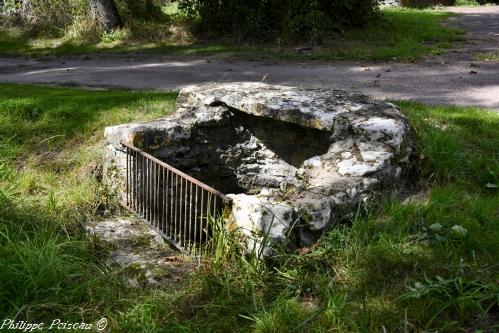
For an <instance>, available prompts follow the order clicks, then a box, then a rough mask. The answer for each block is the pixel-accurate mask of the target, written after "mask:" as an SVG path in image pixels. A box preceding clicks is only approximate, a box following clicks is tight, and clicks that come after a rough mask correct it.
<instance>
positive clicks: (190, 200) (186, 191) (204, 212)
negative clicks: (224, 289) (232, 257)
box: [121, 141, 231, 253]
mask: <svg viewBox="0 0 499 333" xmlns="http://www.w3.org/2000/svg"><path fill="white" fill-rule="evenodd" d="M121 144H122V146H123V147H124V150H125V153H126V198H125V203H124V204H125V206H126V207H127V208H128V209H129V210H130V211H132V212H133V213H134V214H136V215H137V216H139V217H140V218H142V219H143V220H144V221H146V222H147V223H148V224H149V225H150V226H151V227H152V228H153V229H154V230H156V231H157V232H159V233H160V234H161V235H162V236H163V237H164V238H165V239H166V240H168V241H169V242H170V243H172V244H173V245H174V246H175V247H177V248H178V249H179V250H182V251H186V252H190V253H200V251H201V248H202V245H203V244H204V243H206V242H207V241H208V240H209V239H210V235H211V230H212V229H211V225H210V219H212V218H216V217H217V216H218V215H219V214H220V212H221V211H222V209H223V208H224V207H225V206H226V205H227V204H229V203H230V201H231V199H230V198H229V197H227V196H226V195H224V194H223V193H221V192H219V191H217V190H215V189H214V188H212V187H210V186H208V185H206V184H204V183H202V182H200V181H199V180H197V179H195V178H193V177H191V176H189V175H187V174H185V173H183V172H182V171H180V170H178V169H176V168H174V167H172V166H170V165H168V164H167V163H165V162H163V161H161V160H159V159H157V158H156V157H154V156H152V155H150V154H148V153H146V152H144V151H142V150H140V149H139V148H137V147H135V146H133V145H131V144H129V143H126V142H123V141H122V142H121Z"/></svg>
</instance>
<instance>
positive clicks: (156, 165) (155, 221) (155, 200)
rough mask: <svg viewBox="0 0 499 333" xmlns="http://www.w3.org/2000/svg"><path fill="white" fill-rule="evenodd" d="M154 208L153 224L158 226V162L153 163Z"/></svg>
mask: <svg viewBox="0 0 499 333" xmlns="http://www.w3.org/2000/svg"><path fill="white" fill-rule="evenodd" d="M153 165H154V206H153V207H154V209H153V220H154V225H155V226H156V227H158V199H159V190H158V186H159V180H158V164H157V163H154V164H153Z"/></svg>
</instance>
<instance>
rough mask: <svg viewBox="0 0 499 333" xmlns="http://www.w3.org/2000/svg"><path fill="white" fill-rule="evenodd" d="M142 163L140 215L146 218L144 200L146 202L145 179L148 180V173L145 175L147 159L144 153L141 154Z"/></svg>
mask: <svg viewBox="0 0 499 333" xmlns="http://www.w3.org/2000/svg"><path fill="white" fill-rule="evenodd" d="M140 164H141V168H142V170H140V171H141V172H140V179H141V182H140V183H141V184H140V188H141V191H140V192H141V193H140V216H142V218H145V210H144V202H145V196H146V184H145V180H146V175H145V172H146V165H145V164H146V163H145V159H144V156H143V155H140Z"/></svg>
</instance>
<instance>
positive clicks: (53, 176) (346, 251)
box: [0, 85, 499, 332]
mask: <svg viewBox="0 0 499 333" xmlns="http://www.w3.org/2000/svg"><path fill="white" fill-rule="evenodd" d="M175 97H176V95H175V94H173V93H163V94H161V93H132V92H126V91H87V90H80V89H73V88H43V87H36V86H25V85H0V319H3V318H13V317H16V318H17V319H18V320H29V321H31V322H36V321H45V322H50V321H51V320H52V319H54V318H61V319H63V320H68V321H70V320H72V321H82V320H83V321H87V322H94V321H96V320H98V319H100V318H101V317H107V318H108V319H109V321H110V325H111V328H112V331H121V332H196V331H198V332H205V331H218V332H227V331H231V332H232V331H254V332H290V331H296V332H311V331H316V332H325V331H333V332H380V331H383V330H386V331H387V332H419V331H429V332H436V331H438V332H473V331H476V332H478V331H481V332H493V331H495V330H497V329H498V328H499V326H498V325H499V322H498V317H497V316H498V313H499V304H498V302H499V287H498V281H499V266H498V265H497V263H498V262H499V261H498V260H499V243H498V242H497V239H498V237H499V210H498V207H499V195H498V192H497V191H498V190H497V189H496V188H494V187H493V186H492V185H498V184H499V163H498V162H499V139H498V138H499V136H498V133H497V131H498V130H497V129H498V128H499V115H498V114H497V113H494V112H487V111H486V110H479V109H475V108H458V107H429V106H425V105H421V104H415V103H408V102H397V104H399V105H400V106H401V108H402V110H403V112H404V113H405V114H406V115H407V116H408V117H409V119H410V121H411V124H412V126H413V128H414V131H415V134H416V135H417V137H418V142H419V151H418V155H419V156H420V159H419V163H420V166H421V171H420V175H419V177H420V180H419V182H418V184H417V193H422V194H421V195H418V196H414V197H413V199H412V200H405V201H404V200H402V199H400V198H396V197H393V198H386V199H385V200H384V201H383V202H382V203H380V204H379V205H376V206H372V207H366V209H365V210H363V211H361V212H359V214H358V215H357V217H356V218H355V220H354V221H353V222H352V223H351V224H348V225H341V226H338V227H336V228H335V229H333V230H332V231H330V232H329V233H328V234H326V235H325V236H324V237H323V238H322V239H321V241H320V243H319V244H318V245H317V246H315V247H314V248H313V249H310V251H309V252H306V253H303V252H302V253H301V254H300V253H288V254H284V253H283V254H280V255H279V256H276V257H275V258H273V259H272V260H269V261H267V262H261V261H256V260H254V258H251V257H249V258H247V257H244V256H240V255H239V253H238V252H239V250H238V247H237V246H236V244H235V243H234V242H233V240H232V239H231V237H230V235H229V237H217V239H216V240H217V244H216V245H217V246H216V250H217V251H216V256H214V257H213V259H212V260H206V261H204V262H203V265H202V266H201V267H200V268H199V270H198V272H197V273H196V274H195V276H194V277H192V278H191V279H190V280H189V281H187V282H186V284H187V285H186V286H184V287H182V288H181V289H180V290H178V291H172V290H170V289H168V288H166V287H165V288H161V287H149V288H137V289H134V288H127V287H125V285H124V284H123V282H122V280H121V277H120V276H117V275H114V274H113V273H111V272H109V271H107V269H106V268H105V267H104V265H103V264H102V262H101V260H102V251H103V249H102V248H100V247H99V245H98V244H95V243H93V242H92V241H91V240H88V239H87V238H86V237H85V235H84V233H83V231H82V225H84V223H85V221H87V220H89V219H95V218H97V219H100V218H103V217H105V216H109V215H112V214H113V213H114V212H116V211H117V210H118V209H119V208H118V207H117V205H116V203H115V200H114V199H113V198H110V197H109V196H108V195H106V192H105V191H104V189H103V188H102V186H101V185H100V183H99V182H98V181H97V180H96V175H97V174H98V172H97V171H98V167H99V164H100V159H101V157H100V156H101V155H100V150H99V149H101V148H104V147H102V144H101V140H102V131H103V128H104V127H105V126H107V125H111V124H117V123H122V122H128V121H133V120H140V119H151V118H155V117H159V116H161V115H165V114H168V113H169V112H171V111H172V110H173V101H174V99H175ZM456 226H458V227H460V228H464V229H465V230H466V232H463V229H460V228H458V227H456Z"/></svg>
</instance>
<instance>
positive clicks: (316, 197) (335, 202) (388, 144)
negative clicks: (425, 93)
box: [105, 83, 412, 255]
mask: <svg viewBox="0 0 499 333" xmlns="http://www.w3.org/2000/svg"><path fill="white" fill-rule="evenodd" d="M177 104H178V110H177V112H176V113H175V114H174V115H172V116H169V117H166V118H164V119H159V120H156V121H152V122H147V123H140V124H125V125H120V126H113V127H108V128H106V131H105V138H106V141H107V143H108V145H109V158H108V163H107V167H106V172H105V174H106V176H107V179H108V180H111V182H110V183H112V184H113V185H114V186H115V188H116V190H117V192H118V193H120V192H122V191H121V190H120V188H121V186H122V185H121V184H122V182H123V180H122V178H123V177H122V174H123V171H122V169H123V165H124V154H123V153H122V148H121V145H120V144H119V142H120V140H124V141H127V142H129V143H132V144H133V145H135V146H137V147H139V148H141V149H143V150H145V151H147V152H149V153H150V154H152V155H154V156H156V157H157V158H159V159H161V160H164V161H165V162H167V163H169V164H171V165H173V166H175V167H177V168H179V169H180V170H182V171H184V172H186V173H188V174H190V175H192V176H194V177H196V178H198V179H200V180H202V181H203V182H205V183H207V184H208V185H212V186H214V187H215V188H216V189H218V190H220V191H222V192H224V193H228V194H231V195H230V197H231V198H232V200H233V204H232V207H233V210H232V220H233V221H232V222H233V224H235V225H237V226H238V227H239V228H240V230H241V233H242V234H244V235H246V236H247V239H248V241H247V247H248V249H249V250H250V251H252V250H257V251H258V252H260V253H264V254H267V255H268V254H270V253H271V248H272V247H273V246H274V245H275V244H279V246H281V245H282V244H285V243H286V246H305V245H310V244H311V243H312V242H314V241H315V240H316V239H317V237H319V236H320V235H321V233H323V232H324V231H325V230H327V229H328V228H330V227H331V226H332V225H333V224H334V223H335V222H338V221H341V220H348V219H351V218H352V217H353V214H354V213H355V211H356V209H357V207H358V205H359V203H361V202H363V201H366V200H371V199H375V198H376V197H377V196H383V195H384V194H386V193H387V191H391V190H392V189H393V187H394V185H396V184H398V183H399V182H400V179H401V177H402V176H403V175H404V173H405V172H406V170H407V165H408V162H409V160H410V157H411V154H412V148H411V147H412V137H411V131H410V127H409V125H408V123H407V120H406V119H405V117H404V116H403V115H402V113H401V112H400V110H399V109H398V108H397V107H396V106H395V105H393V104H390V103H386V102H382V101H375V100H372V99H370V98H368V97H366V96H363V95H358V94H349V93H346V92H344V91H339V90H328V89H300V88H295V87H286V86H275V85H268V84H264V83H227V84H210V85H198V86H191V87H188V88H185V89H183V90H182V91H181V92H180V94H179V96H178V99H177ZM120 179H121V180H120ZM120 182H121V183H120Z"/></svg>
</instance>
